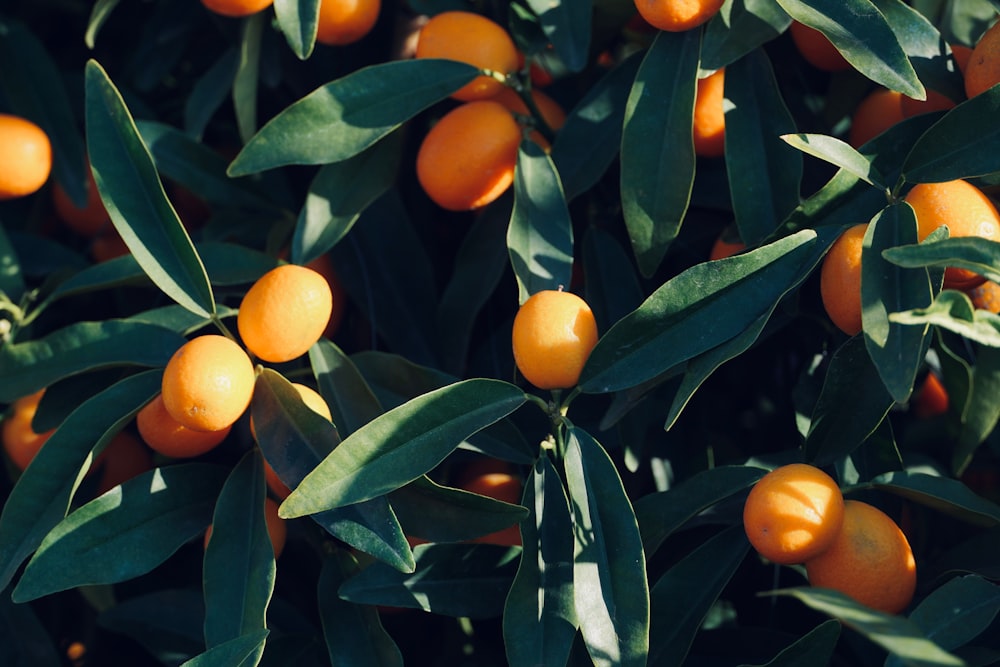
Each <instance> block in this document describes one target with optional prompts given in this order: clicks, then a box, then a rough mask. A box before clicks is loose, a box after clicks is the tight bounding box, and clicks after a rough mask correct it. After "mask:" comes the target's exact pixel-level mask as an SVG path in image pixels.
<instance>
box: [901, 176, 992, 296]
mask: <svg viewBox="0 0 1000 667" xmlns="http://www.w3.org/2000/svg"><path fill="white" fill-rule="evenodd" d="M905 199H906V201H907V202H908V203H909V204H910V206H912V207H913V211H914V212H915V213H916V216H917V236H918V237H919V239H920V240H921V241H923V240H924V239H925V238H926V237H927V235H928V234H930V233H931V232H933V231H934V230H935V229H937V228H938V227H940V226H941V225H948V230H949V232H950V235H951V236H952V237H956V236H981V237H983V238H986V239H990V240H992V241H1000V213H998V212H997V209H996V207H995V206H994V205H993V202H991V201H990V199H989V197H987V196H986V195H985V194H983V191H982V190H980V189H979V188H977V187H976V186H974V185H972V184H971V183H968V182H966V181H963V180H955V181H946V182H944V183H919V184H917V185H915V186H913V188H912V189H911V190H910V191H909V192H908V193H907V194H906V197H905ZM984 280H985V278H983V277H982V276H980V275H979V274H976V273H973V272H972V271H968V270H966V269H957V268H954V267H948V268H947V269H945V272H944V287H945V288H946V289H959V290H968V289H972V288H973V287H976V286H977V285H980V284H982V283H983V281H984Z"/></svg>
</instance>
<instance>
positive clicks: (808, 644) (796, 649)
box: [740, 618, 841, 667]
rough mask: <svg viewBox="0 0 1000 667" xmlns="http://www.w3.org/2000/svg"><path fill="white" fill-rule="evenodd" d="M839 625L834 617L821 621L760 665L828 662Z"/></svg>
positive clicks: (796, 665) (773, 666)
mask: <svg viewBox="0 0 1000 667" xmlns="http://www.w3.org/2000/svg"><path fill="white" fill-rule="evenodd" d="M840 627H841V626H840V621H838V620H836V619H833V618H831V619H829V620H827V621H823V622H822V623H820V624H819V625H817V626H816V627H815V628H813V629H812V630H810V631H809V632H807V633H806V634H804V635H802V637H800V638H799V639H797V640H796V641H795V642H794V643H793V644H791V645H790V646H788V647H787V648H785V649H784V650H782V651H781V653H779V654H778V655H776V656H774V659H773V660H770V661H768V662H767V663H766V664H763V665H760V667H808V666H809V665H813V664H816V663H821V664H823V663H829V661H830V660H831V659H832V658H833V652H834V650H835V649H836V648H837V640H839V639H840ZM740 667H752V666H750V665H741V666H740Z"/></svg>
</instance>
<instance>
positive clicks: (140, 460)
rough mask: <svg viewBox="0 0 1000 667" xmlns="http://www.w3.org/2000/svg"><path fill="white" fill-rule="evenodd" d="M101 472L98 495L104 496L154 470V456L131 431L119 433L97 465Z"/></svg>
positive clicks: (102, 454)
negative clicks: (138, 476) (134, 478)
mask: <svg viewBox="0 0 1000 667" xmlns="http://www.w3.org/2000/svg"><path fill="white" fill-rule="evenodd" d="M96 465H97V466H99V467H98V469H99V470H100V474H101V477H100V480H99V481H98V483H97V495H101V494H104V493H106V492H108V491H110V490H111V489H113V488H114V487H116V486H118V485H119V484H123V483H125V482H127V481H128V480H130V479H132V478H133V477H135V476H137V475H141V474H142V473H144V472H146V471H147V470H152V469H153V454H152V452H151V451H150V450H149V448H148V447H146V445H144V444H143V443H142V441H141V440H139V438H137V437H135V436H134V435H132V433H130V432H129V431H119V432H118V433H117V434H116V435H115V437H114V438H112V439H111V442H109V443H108V445H107V447H105V448H104V451H103V452H101V455H100V457H98V461H97V464H96Z"/></svg>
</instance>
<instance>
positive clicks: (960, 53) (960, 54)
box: [951, 44, 972, 75]
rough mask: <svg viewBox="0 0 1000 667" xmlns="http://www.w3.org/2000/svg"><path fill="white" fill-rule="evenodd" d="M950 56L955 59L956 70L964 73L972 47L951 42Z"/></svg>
mask: <svg viewBox="0 0 1000 667" xmlns="http://www.w3.org/2000/svg"><path fill="white" fill-rule="evenodd" d="M951 56H952V58H954V59H955V65H956V66H957V67H958V71H959V72H961V73H962V74H963V75H965V68H966V67H968V66H969V59H970V58H971V57H972V47H970V46H965V45H964V44H952V45H951Z"/></svg>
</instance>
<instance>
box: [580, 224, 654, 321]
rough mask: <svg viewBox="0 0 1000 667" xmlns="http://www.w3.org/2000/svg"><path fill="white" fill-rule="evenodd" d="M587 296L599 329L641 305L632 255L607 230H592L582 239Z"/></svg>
mask: <svg viewBox="0 0 1000 667" xmlns="http://www.w3.org/2000/svg"><path fill="white" fill-rule="evenodd" d="M583 271H584V281H583V286H584V292H585V294H584V297H585V300H586V302H587V304H588V305H589V306H590V307H591V309H592V310H593V311H594V319H596V320H597V330H598V331H607V330H608V329H610V328H611V325H612V324H614V323H615V322H617V321H618V320H620V319H621V318H623V317H625V316H626V315H628V314H629V313H630V312H632V311H633V310H635V309H636V308H638V307H639V304H640V303H642V299H643V297H644V293H643V290H642V287H641V286H640V285H639V279H638V277H637V276H636V273H635V265H634V264H633V262H632V256H631V255H630V254H629V253H628V251H627V250H626V249H625V248H624V247H623V245H622V243H621V242H620V241H619V239H618V238H616V237H615V235H614V234H612V233H611V232H610V231H608V230H604V229H601V228H600V227H596V226H592V227H589V228H588V229H587V231H586V233H585V234H584V237H583Z"/></svg>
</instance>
